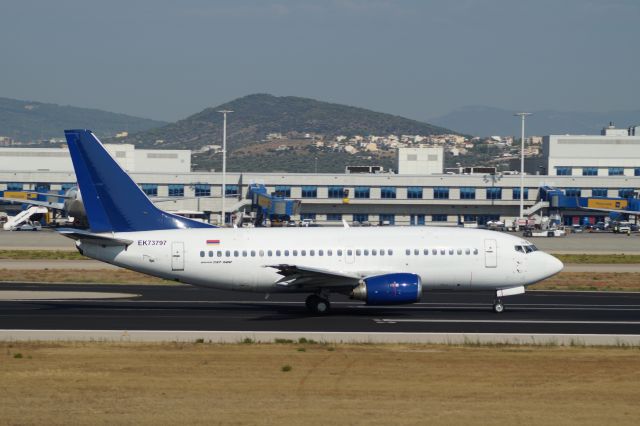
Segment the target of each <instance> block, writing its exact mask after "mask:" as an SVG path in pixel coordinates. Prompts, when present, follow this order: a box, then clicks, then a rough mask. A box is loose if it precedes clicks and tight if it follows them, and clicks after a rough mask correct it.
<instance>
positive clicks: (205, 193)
mask: <svg viewBox="0 0 640 426" xmlns="http://www.w3.org/2000/svg"><path fill="white" fill-rule="evenodd" d="M194 189H195V196H196V197H210V196H211V185H209V184H207V183H196V184H195V187H194Z"/></svg>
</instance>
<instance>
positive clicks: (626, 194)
mask: <svg viewBox="0 0 640 426" xmlns="http://www.w3.org/2000/svg"><path fill="white" fill-rule="evenodd" d="M633 192H634V191H633V188H620V189H619V190H618V197H620V198H631V197H633Z"/></svg>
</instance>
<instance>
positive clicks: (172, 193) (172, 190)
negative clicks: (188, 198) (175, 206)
mask: <svg viewBox="0 0 640 426" xmlns="http://www.w3.org/2000/svg"><path fill="white" fill-rule="evenodd" d="M169 197H184V185H178V184H171V185H169Z"/></svg>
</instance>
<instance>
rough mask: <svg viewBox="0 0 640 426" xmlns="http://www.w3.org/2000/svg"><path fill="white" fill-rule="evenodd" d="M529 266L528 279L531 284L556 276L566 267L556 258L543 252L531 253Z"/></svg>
mask: <svg viewBox="0 0 640 426" xmlns="http://www.w3.org/2000/svg"><path fill="white" fill-rule="evenodd" d="M529 256H530V258H529V259H530V260H529V262H530V263H529V264H528V268H527V269H528V270H529V273H528V274H527V275H528V278H529V280H528V281H529V282H530V283H531V284H533V283H536V282H538V281H542V280H544V279H547V278H549V277H552V276H554V275H555V274H557V273H558V272H560V271H562V268H564V265H563V264H562V262H560V261H559V260H558V259H556V258H555V257H553V256H551V255H550V254H547V253H543V252H540V251H539V252H535V253H531V254H530V255H529Z"/></svg>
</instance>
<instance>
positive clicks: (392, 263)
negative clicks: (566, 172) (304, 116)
mask: <svg viewBox="0 0 640 426" xmlns="http://www.w3.org/2000/svg"><path fill="white" fill-rule="evenodd" d="M110 235H111V234H110ZM113 236H114V237H117V238H123V239H128V240H133V243H132V244H131V245H129V247H127V249H126V250H125V249H124V248H123V247H110V246H106V247H103V246H101V245H97V244H93V243H87V242H83V243H78V244H79V247H80V249H81V250H82V251H83V253H84V254H85V255H87V256H89V257H92V258H95V259H98V260H102V261H106V262H109V263H112V264H115V265H118V266H122V267H125V268H128V269H132V270H135V271H139V272H143V273H146V274H149V275H154V276H158V277H162V278H166V279H170V280H178V281H180V282H184V283H189V284H194V285H198V286H206V287H214V288H219V289H229V290H245V291H256V292H276V291H303V290H300V289H298V290H295V289H288V288H283V287H282V286H279V285H277V284H276V283H277V282H278V281H279V280H280V279H281V278H282V276H281V275H279V274H278V272H277V271H276V269H274V268H270V267H269V265H281V264H286V265H295V266H299V267H306V268H318V269H322V270H328V271H333V272H336V273H345V274H347V273H348V274H352V275H354V274H355V275H357V276H359V277H362V278H365V277H367V276H372V275H380V274H385V273H394V272H409V273H414V274H418V275H419V276H420V278H421V281H422V285H423V288H424V289H425V290H428V289H451V290H466V291H478V290H495V289H505V288H511V287H517V286H526V285H530V284H533V283H535V282H538V281H540V280H543V279H545V278H547V277H549V276H551V275H554V274H556V273H558V272H559V271H560V270H561V269H562V263H561V262H560V261H559V260H557V259H556V258H554V257H553V256H551V255H549V254H546V253H544V252H541V251H529V250H519V249H516V248H517V247H518V246H520V247H523V246H526V247H533V246H532V245H531V243H529V242H527V241H526V240H523V239H521V238H519V237H515V236H511V235H507V234H503V233H499V232H494V231H487V230H478V229H463V228H436V227H364V228H249V229H247V228H236V229H229V228H213V229H181V230H162V231H146V232H127V233H115V234H113ZM527 251H529V252H527ZM307 291H308V290H307Z"/></svg>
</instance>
